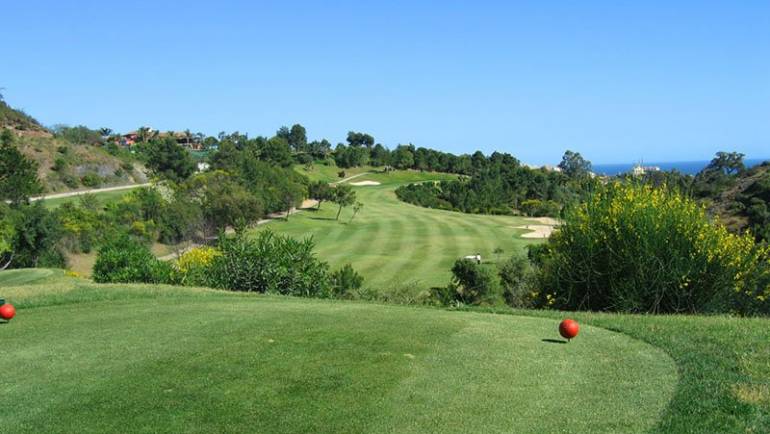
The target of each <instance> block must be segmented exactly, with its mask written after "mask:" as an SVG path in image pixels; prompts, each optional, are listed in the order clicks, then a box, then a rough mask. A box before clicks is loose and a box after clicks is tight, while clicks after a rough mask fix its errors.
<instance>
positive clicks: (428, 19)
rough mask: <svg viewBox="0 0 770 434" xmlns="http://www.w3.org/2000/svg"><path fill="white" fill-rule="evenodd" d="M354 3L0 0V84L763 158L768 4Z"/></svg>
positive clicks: (464, 134)
mask: <svg viewBox="0 0 770 434" xmlns="http://www.w3.org/2000/svg"><path fill="white" fill-rule="evenodd" d="M374 3H375V2H369V1H320V0H319V1H315V2H310V1H302V2H299V1H295V2H292V1H275V2H272V1H271V2H263V1H254V2H247V1H205V2H204V1H200V2H199V1H184V2H165V1H121V2H109V1H66V2H65V1H59V0H49V1H34V0H32V1H29V0H28V1H15V2H10V1H9V2H3V3H2V5H0V41H2V49H0V87H4V88H5V91H4V92H3V93H4V94H5V96H6V100H7V101H8V102H9V103H10V104H11V105H13V106H16V107H19V108H23V109H25V110H26V111H27V112H28V113H30V114H32V115H34V116H35V117H37V118H38V119H39V120H40V121H41V122H43V123H44V124H46V125H52V124H56V123H64V124H71V125H76V124H85V125H88V126H90V127H92V128H98V127H103V126H106V127H111V128H113V129H114V130H117V131H127V130H130V129H134V128H136V127H138V126H140V125H150V126H153V127H155V128H158V129H161V130H171V129H176V130H180V129H185V128H189V129H191V130H193V131H202V132H204V133H207V134H216V133H217V132H219V131H222V130H224V131H234V130H238V131H241V132H248V133H249V135H251V136H254V135H260V134H261V135H271V134H273V133H274V132H275V130H276V129H277V128H278V127H280V126H281V125H291V124H293V123H296V122H299V123H302V124H303V125H304V126H305V127H306V128H307V130H308V135H309V137H310V139H315V138H322V137H325V138H328V139H329V140H331V141H332V142H333V143H336V142H338V141H342V140H343V139H344V137H345V135H346V132H347V131H348V130H358V131H365V132H369V133H371V134H372V135H374V136H375V138H376V139H377V140H378V141H379V142H381V143H383V144H385V145H387V146H389V147H394V146H395V145H396V144H398V143H405V142H412V143H414V144H415V145H417V146H426V147H433V148H437V149H442V150H446V151H451V152H456V153H462V152H473V151H474V150H476V149H480V150H482V151H484V152H491V151H493V150H500V151H506V152H510V153H512V154H514V155H515V156H517V157H519V158H520V159H521V160H523V161H525V162H530V163H555V162H558V160H559V159H560V157H561V154H562V153H563V152H564V150H565V149H572V150H576V151H579V152H581V153H582V154H583V155H584V156H585V157H587V158H588V159H590V160H592V161H593V162H594V163H613V162H619V163H626V162H633V161H637V160H639V159H640V158H643V159H644V160H645V161H672V160H674V161H680V160H700V159H708V158H710V157H711V156H712V155H713V153H714V152H716V151H717V150H737V151H741V152H744V153H746V154H747V155H748V156H749V157H761V158H765V157H770V1H749V0H746V1H743V0H742V1H724V2H711V1H692V2H688V1H677V2H671V1H607V2H591V1H569V2H568V1H555V2H551V1H531V2H515V1H499V2H492V1H449V0H442V1H381V2H377V4H374ZM674 3H675V4H674Z"/></svg>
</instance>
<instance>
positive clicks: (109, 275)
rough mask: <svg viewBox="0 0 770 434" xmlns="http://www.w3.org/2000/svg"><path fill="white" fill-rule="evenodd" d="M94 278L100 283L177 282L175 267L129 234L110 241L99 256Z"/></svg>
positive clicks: (100, 251) (101, 249)
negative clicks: (159, 258)
mask: <svg viewBox="0 0 770 434" xmlns="http://www.w3.org/2000/svg"><path fill="white" fill-rule="evenodd" d="M93 279H94V281H95V282H98V283H133V282H135V283H174V280H175V279H174V270H173V268H172V267H171V265H170V264H169V263H167V262H163V261H160V260H158V259H157V258H155V256H154V255H153V254H152V252H150V249H148V248H147V247H146V246H145V245H143V244H141V243H139V242H138V241H136V240H134V239H133V238H131V237H129V236H127V235H121V236H118V237H115V238H113V239H111V240H109V241H107V242H106V243H105V244H104V245H103V246H102V247H101V248H100V249H99V253H98V255H97V256H96V263H95V264H94V269H93Z"/></svg>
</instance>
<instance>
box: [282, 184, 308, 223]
mask: <svg viewBox="0 0 770 434" xmlns="http://www.w3.org/2000/svg"><path fill="white" fill-rule="evenodd" d="M283 184H284V185H282V186H281V195H282V199H283V204H284V205H283V206H284V209H286V221H289V215H290V214H291V210H292V209H294V207H295V206H297V205H298V204H299V202H300V201H301V200H302V198H303V197H304V196H305V193H306V192H307V187H305V186H304V185H302V184H297V183H294V182H291V181H290V180H286V181H285V182H284V183H283Z"/></svg>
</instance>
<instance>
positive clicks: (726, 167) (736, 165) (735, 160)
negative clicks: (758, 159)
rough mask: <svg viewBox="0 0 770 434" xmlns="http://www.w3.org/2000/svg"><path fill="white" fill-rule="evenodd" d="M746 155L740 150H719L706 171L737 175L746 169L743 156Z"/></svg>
mask: <svg viewBox="0 0 770 434" xmlns="http://www.w3.org/2000/svg"><path fill="white" fill-rule="evenodd" d="M745 156H746V155H744V154H741V153H739V152H717V154H716V157H714V158H713V159H712V160H711V162H710V163H709V165H708V166H707V167H706V168H705V169H704V170H705V171H716V172H720V173H723V174H725V175H735V174H738V173H741V172H743V171H744V170H746V165H745V164H743V157H745Z"/></svg>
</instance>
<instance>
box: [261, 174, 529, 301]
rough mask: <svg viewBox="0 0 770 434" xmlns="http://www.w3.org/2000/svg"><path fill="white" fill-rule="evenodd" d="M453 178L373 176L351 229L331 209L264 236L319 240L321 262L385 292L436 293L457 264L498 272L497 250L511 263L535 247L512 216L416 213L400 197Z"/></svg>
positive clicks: (274, 226)
mask: <svg viewBox="0 0 770 434" xmlns="http://www.w3.org/2000/svg"><path fill="white" fill-rule="evenodd" d="M449 178H452V176H451V175H446V174H439V173H421V172H415V171H398V172H393V173H390V174H379V173H377V174H366V175H363V176H359V177H357V178H356V179H355V182H362V181H376V182H380V183H381V185H378V186H363V187H354V190H355V192H356V195H357V199H358V200H359V201H360V202H362V203H363V204H364V207H363V209H362V210H361V212H359V213H358V215H356V217H355V219H354V220H353V221H352V222H350V218H351V216H352V213H353V212H352V210H351V208H345V209H344V210H343V211H342V214H341V215H340V220H339V221H335V220H334V218H335V216H336V214H337V206H336V205H335V204H333V203H328V202H325V203H323V204H322V205H321V210H320V211H314V210H307V211H303V212H301V213H298V214H296V215H293V216H291V217H290V218H289V221H288V222H284V221H281V220H276V221H273V222H271V223H270V224H269V225H266V226H263V227H262V228H261V229H260V230H264V229H267V228H269V229H270V230H273V231H276V232H279V233H285V234H289V235H292V236H294V237H297V238H302V237H306V236H312V237H313V239H314V240H315V242H316V251H317V252H318V256H319V257H320V258H321V259H322V260H324V261H328V262H329V263H330V264H331V265H332V267H335V268H336V267H339V266H341V265H343V264H345V263H350V264H352V265H353V267H354V268H355V269H356V270H357V271H358V272H359V273H361V274H362V275H363V276H364V278H365V281H364V286H365V287H369V288H372V289H376V290H378V291H381V292H385V293H387V292H393V291H405V292H409V293H412V294H414V293H416V292H418V291H419V290H423V289H427V288H429V287H432V286H445V285H446V284H447V283H449V280H450V278H451V272H450V269H451V267H452V264H453V263H454V261H455V260H456V259H457V258H460V257H462V256H466V255H474V254H476V253H480V254H481V257H482V258H483V260H484V262H485V263H487V264H489V266H492V264H491V262H495V261H497V259H498V257H497V255H495V254H493V253H492V252H493V251H494V250H495V248H497V247H499V248H501V249H503V251H504V253H502V254H501V255H500V257H499V259H500V260H504V259H506V258H507V257H509V256H510V255H511V254H513V253H521V252H523V247H524V246H526V245H527V244H531V243H533V242H537V241H533V240H525V239H522V238H520V236H519V235H521V234H522V233H525V232H527V231H526V230H523V229H516V227H517V226H522V225H525V224H527V223H528V221H527V220H526V219H523V218H520V217H508V216H490V215H475V214H463V213H458V212H451V211H442V210H436V209H430V208H422V207H418V206H414V205H410V204H407V203H404V202H402V201H400V200H398V199H397V198H396V196H395V193H394V190H395V189H396V187H398V186H399V185H402V184H406V183H409V182H420V181H428V180H442V179H449Z"/></svg>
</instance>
